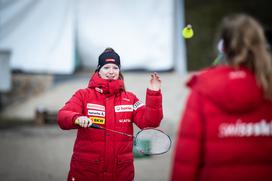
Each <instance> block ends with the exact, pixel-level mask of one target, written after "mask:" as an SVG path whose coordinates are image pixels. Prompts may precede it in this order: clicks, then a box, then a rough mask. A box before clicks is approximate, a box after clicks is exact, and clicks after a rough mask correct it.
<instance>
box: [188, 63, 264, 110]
mask: <svg viewBox="0 0 272 181" xmlns="http://www.w3.org/2000/svg"><path fill="white" fill-rule="evenodd" d="M187 85H188V86H189V87H191V88H192V89H194V90H196V91H198V92H199V93H200V94H203V95H204V96H207V97H208V98H209V99H210V100H211V101H213V102H214V103H215V104H216V105H218V106H219V107H221V108H222V109H223V110H225V111H228V112H244V111H249V110H252V109H254V108H255V107H257V106H258V105H259V103H260V102H261V101H262V100H263V94H262V89H261V88H260V86H258V85H257V81H256V78H255V76H254V74H253V73H252V72H251V71H249V70H248V69H246V68H239V69H237V68H233V67H229V66H223V65H222V66H217V67H212V68H209V69H205V70H203V71H201V72H200V73H198V74H196V75H193V76H192V78H191V79H190V80H189V81H188V83H187Z"/></svg>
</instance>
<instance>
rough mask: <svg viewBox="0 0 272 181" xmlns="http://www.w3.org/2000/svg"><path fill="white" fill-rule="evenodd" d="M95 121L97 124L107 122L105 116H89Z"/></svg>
mask: <svg viewBox="0 0 272 181" xmlns="http://www.w3.org/2000/svg"><path fill="white" fill-rule="evenodd" d="M89 118H90V119H91V120H92V122H93V123H95V124H105V118H101V117H92V116H90V117H89Z"/></svg>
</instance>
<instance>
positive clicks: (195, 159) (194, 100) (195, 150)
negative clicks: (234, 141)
mask: <svg viewBox="0 0 272 181" xmlns="http://www.w3.org/2000/svg"><path fill="white" fill-rule="evenodd" d="M201 104H202V103H201V95H199V94H198V93H197V92H196V91H194V90H192V92H191V93H190V96H189V97H188V100H187V104H186V107H185V110H184V113H183V116H182V117H181V120H180V127H179V130H178V135H177V139H176V144H175V150H174V159H173V165H172V174H171V180H172V181H177V180H183V181H187V180H188V181H194V180H198V178H199V169H200V167H201V160H202V154H203V151H202V149H203V148H202V143H203V120H202V119H203V118H202V117H203V116H202V114H201V111H200V108H201Z"/></svg>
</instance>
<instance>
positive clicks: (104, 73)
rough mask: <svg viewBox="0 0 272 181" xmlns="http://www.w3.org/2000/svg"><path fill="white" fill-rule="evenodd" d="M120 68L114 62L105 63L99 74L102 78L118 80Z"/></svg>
mask: <svg viewBox="0 0 272 181" xmlns="http://www.w3.org/2000/svg"><path fill="white" fill-rule="evenodd" d="M119 73H120V69H119V67H118V66H117V65H115V64H113V63H108V64H105V65H104V66H103V67H101V69H100V70H99V75H100V77H101V78H102V79H107V80H117V79H118V78H119Z"/></svg>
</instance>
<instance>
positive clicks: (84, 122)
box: [75, 116, 93, 128]
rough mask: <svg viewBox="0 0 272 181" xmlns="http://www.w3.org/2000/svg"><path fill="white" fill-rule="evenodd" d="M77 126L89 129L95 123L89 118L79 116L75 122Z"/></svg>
mask: <svg viewBox="0 0 272 181" xmlns="http://www.w3.org/2000/svg"><path fill="white" fill-rule="evenodd" d="M75 124H76V125H79V126H80V127H82V128H88V127H90V126H91V125H92V124H93V123H92V120H90V119H89V118H88V117H87V116H79V117H78V118H77V119H76V120H75Z"/></svg>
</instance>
